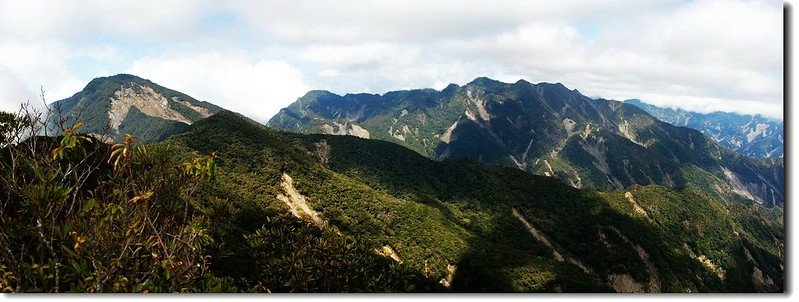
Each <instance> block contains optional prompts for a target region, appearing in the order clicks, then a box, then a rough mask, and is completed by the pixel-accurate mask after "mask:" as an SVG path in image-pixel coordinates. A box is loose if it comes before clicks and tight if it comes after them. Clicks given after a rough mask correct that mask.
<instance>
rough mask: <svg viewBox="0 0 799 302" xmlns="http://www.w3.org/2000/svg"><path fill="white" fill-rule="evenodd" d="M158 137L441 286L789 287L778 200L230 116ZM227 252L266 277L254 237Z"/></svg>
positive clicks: (261, 198)
mask: <svg viewBox="0 0 799 302" xmlns="http://www.w3.org/2000/svg"><path fill="white" fill-rule="evenodd" d="M161 144H168V145H173V146H179V148H187V149H188V150H193V151H196V152H198V153H201V154H205V153H208V152H211V151H214V152H216V153H217V154H218V156H219V160H218V167H219V168H218V169H219V177H218V182H219V183H218V186H219V188H220V190H225V191H228V192H230V193H231V194H233V195H234V196H239V197H237V199H241V200H242V202H244V201H246V202H247V204H251V205H253V206H255V207H261V208H267V209H272V210H274V211H287V212H291V213H292V214H293V215H294V216H295V217H297V218H299V219H301V220H303V221H306V222H307V223H308V224H309V225H312V226H314V227H316V228H319V229H322V230H328V231H330V232H329V233H331V234H338V235H336V236H343V237H351V238H354V240H357V241H358V242H360V243H361V244H363V245H364V246H366V247H368V248H370V249H371V250H372V251H373V253H374V254H375V255H382V257H385V259H388V260H390V261H391V262H394V264H395V265H399V266H401V267H404V268H406V269H407V270H409V271H411V272H415V273H418V274H419V275H420V276H423V277H424V278H425V279H427V280H432V281H433V282H437V283H438V284H440V285H441V286H443V289H444V290H453V291H492V292H516V291H546V292H553V291H564V292H583V291H621V292H660V291H662V292H728V291H732V292H749V291H781V290H782V284H783V270H782V256H781V255H782V254H783V252H784V251H783V249H784V248H783V242H784V239H783V235H782V234H783V226H782V222H781V217H782V214H781V211H782V210H781V208H779V207H777V208H771V209H767V208H763V207H760V206H756V205H744V204H741V203H725V202H724V201H722V200H720V199H718V198H714V197H713V196H710V195H707V194H705V193H704V192H702V191H701V190H696V189H691V188H684V189H679V190H675V189H669V188H666V187H663V186H658V185H649V186H643V187H642V186H634V187H631V188H629V189H628V190H627V191H596V190H590V189H588V190H581V189H576V188H573V187H571V186H567V185H565V184H562V183H561V182H560V181H558V180H556V179H553V178H550V177H543V176H537V175H532V174H529V173H524V172H522V171H520V170H518V169H513V168H507V167H499V166H494V167H490V166H485V165H483V164H480V163H478V162H476V161H473V160H469V159H448V160H444V161H441V162H438V161H433V160H430V159H427V158H425V157H423V156H421V155H419V154H417V153H416V152H413V151H411V150H408V149H405V148H402V147H400V146H398V145H395V144H392V143H388V142H383V141H379V140H366V139H361V138H357V137H353V136H332V135H301V134H292V133H289V132H282V131H276V130H273V129H269V128H266V127H263V126H259V125H256V124H253V123H251V122H248V121H245V120H243V119H241V118H240V117H239V116H237V115H235V114H232V113H230V112H225V111H223V112H220V113H218V114H216V115H214V116H211V117H209V118H207V119H205V120H202V121H200V122H197V123H195V124H194V125H192V127H191V130H190V131H189V132H186V133H183V134H179V135H176V136H173V137H172V138H170V139H169V140H167V141H165V142H163V143H161ZM234 206H236V205H234ZM761 212H762V213H761ZM777 217H780V218H777ZM575 222H579V223H575ZM257 227H258V226H257V225H254V226H253V227H252V228H257ZM240 232H245V235H244V236H245V237H247V236H251V235H247V234H251V233H248V231H245V230H240ZM247 238H249V237H247ZM220 240H224V241H230V240H233V239H232V238H228V239H224V238H220ZM225 249H226V250H221V251H219V252H220V253H221V254H229V255H231V256H230V257H227V258H224V259H225V260H224V265H221V264H220V266H217V268H219V269H220V272H219V273H220V274H223V275H224V276H231V277H235V278H244V279H247V278H257V277H251V276H249V275H247V274H246V273H242V272H241V271H239V270H237V268H240V267H245V266H247V265H248V264H247V263H248V262H247V261H248V260H246V259H247V258H248V257H249V256H246V255H247V253H246V252H247V251H248V250H247V247H246V246H245V247H235V248H234V247H233V246H232V245H229V246H226V247H225ZM234 255H235V256H234ZM245 271H246V270H245ZM341 273H343V274H346V273H347V272H341ZM251 281H252V280H251Z"/></svg>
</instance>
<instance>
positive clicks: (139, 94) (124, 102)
mask: <svg viewBox="0 0 799 302" xmlns="http://www.w3.org/2000/svg"><path fill="white" fill-rule="evenodd" d="M131 107H136V108H137V109H139V111H141V112H142V113H144V114H146V115H149V116H152V117H157V118H161V119H165V120H171V121H177V122H181V123H185V124H188V125H191V123H192V121H191V120H189V119H187V118H186V117H185V116H183V115H182V114H180V113H178V112H177V111H175V110H173V109H171V108H169V102H168V100H167V99H166V98H165V97H164V96H163V95H161V94H159V93H158V92H156V91H155V90H153V89H152V88H150V87H146V86H141V85H139V84H136V83H133V84H132V85H131V86H127V87H122V88H120V89H119V90H117V91H116V92H114V96H113V97H111V106H110V108H109V109H108V120H109V123H110V125H111V128H113V129H114V130H116V131H119V125H120V124H122V121H123V120H124V119H125V117H127V116H128V111H130V108H131ZM194 110H197V109H194ZM206 110H207V109H206ZM209 115H210V114H207V115H205V116H206V117H207V116H209Z"/></svg>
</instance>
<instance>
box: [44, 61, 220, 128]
mask: <svg viewBox="0 0 799 302" xmlns="http://www.w3.org/2000/svg"><path fill="white" fill-rule="evenodd" d="M51 106H52V108H54V109H55V110H56V111H57V112H58V116H54V117H53V118H52V121H51V122H52V124H51V125H55V123H56V121H57V120H59V119H61V118H66V119H67V120H68V122H69V121H72V122H74V121H77V120H81V121H83V123H84V128H83V130H84V131H86V132H89V133H94V134H97V135H100V136H102V137H104V139H105V140H107V141H110V140H115V139H119V138H121V137H122V136H123V135H124V134H125V133H130V134H133V135H134V136H137V137H139V138H140V139H141V140H142V141H158V140H161V139H164V138H166V137H167V136H169V135H171V134H174V133H177V132H180V131H183V130H185V129H186V128H187V126H188V125H191V124H192V123H194V122H196V121H198V120H200V119H203V118H205V117H208V116H210V115H211V114H213V113H215V112H217V111H219V110H221V108H219V107H218V106H216V105H213V104H211V103H208V102H201V101H198V100H196V99H194V98H192V97H190V96H188V95H186V94H183V93H181V92H178V91H175V90H172V89H169V88H166V87H163V86H160V85H158V84H156V83H153V82H152V81H150V80H147V79H143V78H141V77H138V76H135V75H132V74H117V75H113V76H108V77H98V78H94V79H92V80H91V81H90V82H89V83H88V84H87V85H86V87H85V88H83V90H81V91H80V92H78V93H76V94H74V95H73V96H72V97H69V98H66V99H63V100H60V101H57V102H54V103H53V104H51Z"/></svg>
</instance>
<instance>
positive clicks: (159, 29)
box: [0, 0, 214, 41]
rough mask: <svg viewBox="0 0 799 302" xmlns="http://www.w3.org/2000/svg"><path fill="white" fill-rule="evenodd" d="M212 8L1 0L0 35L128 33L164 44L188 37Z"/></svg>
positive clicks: (148, 0) (159, 2)
mask: <svg viewBox="0 0 799 302" xmlns="http://www.w3.org/2000/svg"><path fill="white" fill-rule="evenodd" d="M213 9H214V6H213V3H212V2H210V1H206V0H198V1H175V0H135V1H103V0H76V1H59V0H51V1H41V0H28V1H2V3H0V32H3V33H4V34H6V35H9V36H15V37H18V38H25V39H33V40H37V39H50V38H55V39H83V38H91V37H97V36H104V35H113V36H119V35H124V36H125V37H121V38H136V39H142V40H147V41H163V40H164V39H169V38H175V37H179V36H181V35H185V34H190V33H191V32H192V31H193V30H194V29H195V26H196V25H197V24H199V23H200V22H201V20H202V18H203V17H206V16H208V15H209V14H210V13H212V12H213V11H214V10H213Z"/></svg>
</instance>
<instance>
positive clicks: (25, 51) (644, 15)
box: [0, 0, 783, 121]
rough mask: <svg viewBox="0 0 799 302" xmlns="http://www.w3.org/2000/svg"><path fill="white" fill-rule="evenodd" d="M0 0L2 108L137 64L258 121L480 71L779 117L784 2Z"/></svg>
mask: <svg viewBox="0 0 799 302" xmlns="http://www.w3.org/2000/svg"><path fill="white" fill-rule="evenodd" d="M217 2H218V1H191V2H185V1H156V0H139V1H113V2H112V1H94V0H80V1H77V0H76V1H5V0H4V1H0V33H2V34H0V110H7V111H8V110H14V109H15V108H17V107H18V104H19V102H21V101H25V100H32V101H38V100H37V99H36V95H38V91H39V87H43V88H44V89H45V91H46V96H47V98H48V100H49V101H55V100H58V99H62V98H65V97H68V96H70V95H72V94H73V93H75V92H77V91H79V90H80V89H82V88H83V86H85V84H86V83H88V81H90V80H91V79H92V78H94V77H99V76H108V75H113V74H117V73H133V74H136V75H139V76H142V77H145V78H148V79H151V80H153V81H155V82H156V83H159V84H161V85H164V86H166V87H170V88H173V89H176V90H179V91H182V92H185V93H187V94H189V95H191V96H194V97H195V98H198V99H201V100H206V101H209V102H213V103H216V104H218V105H220V106H222V107H225V108H228V109H231V110H235V111H238V112H241V113H243V114H245V115H248V116H250V117H252V118H254V119H256V120H259V121H266V120H267V119H268V118H269V117H271V116H272V115H273V114H274V113H276V112H277V111H278V110H279V109H280V108H282V107H285V106H287V105H288V104H290V103H291V102H293V101H294V100H295V99H296V98H298V97H300V96H302V95H303V94H304V93H305V92H307V91H308V90H311V89H326V90H331V91H333V92H336V93H347V92H370V93H384V92H387V91H392V90H399V89H410V88H425V87H433V88H439V89H440V88H443V87H444V86H446V85H447V84H449V83H456V84H464V83H467V82H469V81H471V80H472V79H474V78H475V77H478V76H488V77H492V78H496V79H499V80H502V81H506V82H515V81H516V80H518V79H525V80H528V81H531V82H561V83H563V84H564V85H566V86H567V87H569V88H572V89H578V90H580V91H581V92H582V93H584V94H586V95H589V96H601V97H604V98H610V99H617V100H623V99H627V98H639V99H642V100H644V101H646V102H649V103H653V104H656V105H661V106H670V107H679V108H684V109H688V110H694V111H701V112H708V111H713V110H722V111H735V112H741V113H759V114H764V115H767V116H769V117H773V118H780V119H781V118H782V115H783V108H782V95H783V91H782V87H783V85H782V83H783V76H782V63H783V60H782V43H783V42H782V2H781V1H745V0H698V1H671V0H654V1H638V0H610V1H566V0H560V1H363V0H360V1H349V0H343V1H243V0H235V1H228V2H226V3H217Z"/></svg>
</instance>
